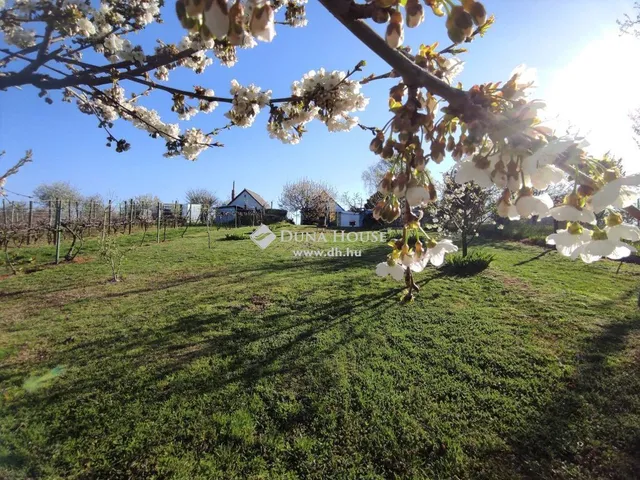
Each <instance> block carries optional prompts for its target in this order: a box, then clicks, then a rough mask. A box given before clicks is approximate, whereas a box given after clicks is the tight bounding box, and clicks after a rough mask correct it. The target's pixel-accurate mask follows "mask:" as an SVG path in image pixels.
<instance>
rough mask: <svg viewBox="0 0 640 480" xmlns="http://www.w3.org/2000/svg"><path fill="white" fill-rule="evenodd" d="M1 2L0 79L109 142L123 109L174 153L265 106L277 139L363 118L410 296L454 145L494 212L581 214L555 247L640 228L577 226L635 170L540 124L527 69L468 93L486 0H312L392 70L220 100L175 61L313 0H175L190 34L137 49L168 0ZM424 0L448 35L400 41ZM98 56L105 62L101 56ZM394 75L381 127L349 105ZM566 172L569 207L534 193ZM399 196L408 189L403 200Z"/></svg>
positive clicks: (251, 42)
mask: <svg viewBox="0 0 640 480" xmlns="http://www.w3.org/2000/svg"><path fill="white" fill-rule="evenodd" d="M0 1H1V2H2V3H1V4H0V5H1V6H2V8H1V9H0V21H1V26H0V28H2V30H3V31H4V38H5V43H6V44H7V46H8V48H1V49H0V53H2V54H3V55H4V56H2V57H0V66H2V69H3V71H2V75H0V91H2V90H7V89H9V88H12V87H26V86H33V87H35V89H34V93H35V92H37V94H38V95H40V96H41V97H43V98H44V99H45V101H46V102H47V103H51V102H53V97H52V96H51V92H56V91H61V92H62V99H63V100H64V101H67V102H70V103H71V102H75V103H76V105H77V107H78V109H79V110H80V111H81V112H82V113H85V114H88V115H92V116H94V117H96V119H97V121H98V125H99V126H100V127H101V128H103V129H104V131H105V134H106V138H107V144H108V145H109V146H113V147H115V149H116V150H117V151H119V152H123V151H126V150H128V149H129V147H130V145H129V142H128V141H127V140H126V139H125V138H117V137H116V136H115V134H114V131H113V128H114V125H115V122H116V121H117V120H122V121H125V122H129V123H131V124H132V125H133V126H135V127H136V128H139V129H142V130H144V131H146V132H148V133H149V134H150V136H152V137H154V138H159V139H161V140H162V141H163V142H164V144H165V147H166V155H168V156H173V155H182V156H183V157H185V158H186V159H189V160H195V159H196V158H197V157H198V155H199V154H200V153H201V152H202V151H204V150H205V149H206V148H208V147H221V146H222V144H221V143H220V142H218V141H217V140H216V137H217V136H218V135H219V134H220V133H221V132H223V131H226V130H228V129H230V128H234V127H249V126H251V125H252V124H253V123H254V121H255V119H256V117H257V115H258V114H259V113H260V111H262V110H263V109H267V108H268V113H269V117H268V122H267V130H268V131H269V134H270V136H271V137H273V138H275V139H278V140H280V141H282V142H285V143H298V142H299V141H300V140H301V138H302V136H303V135H304V133H305V132H306V130H307V129H306V125H307V124H308V123H309V122H311V121H312V120H318V121H320V122H322V123H324V124H325V125H326V126H327V128H328V129H329V130H330V131H348V130H351V129H353V128H355V127H356V126H359V127H360V128H362V129H365V130H369V131H371V132H372V134H373V135H374V139H373V141H372V142H371V145H370V149H371V150H372V151H373V152H374V153H376V154H379V155H380V156H381V157H382V159H384V160H386V161H387V172H386V173H385V175H384V176H383V178H382V180H381V184H382V188H381V193H383V194H384V195H385V198H384V200H383V203H384V205H383V206H382V207H381V211H380V213H381V214H382V216H381V217H380V218H384V219H385V220H386V221H395V220H396V219H398V218H401V219H402V222H403V224H404V229H403V234H402V238H400V239H398V241H397V242H396V243H395V244H394V245H395V246H396V247H397V248H394V250H393V251H392V252H391V253H390V254H389V256H388V259H387V262H386V263H383V264H381V265H379V268H378V270H377V271H378V273H379V274H381V275H387V274H390V275H392V276H393V277H394V278H398V279H400V280H402V279H404V280H405V282H406V285H407V287H408V290H409V291H408V295H407V297H408V298H411V297H412V294H413V291H414V290H416V289H417V286H416V284H415V282H414V281H413V274H414V273H415V272H418V271H420V270H421V269H422V268H424V265H425V264H426V263H427V262H431V263H434V264H439V263H441V261H442V260H443V258H444V253H447V252H449V251H453V250H454V249H455V247H454V246H453V245H452V244H451V243H450V242H449V241H436V240H435V239H434V238H432V237H431V236H429V235H428V234H425V232H424V231H422V230H421V229H420V228H419V220H420V214H419V211H418V210H419V208H420V207H422V206H423V205H425V204H427V203H428V202H430V201H433V200H434V195H432V193H433V192H435V186H434V184H433V180H432V178H431V175H430V174H429V172H428V167H427V163H441V162H442V161H443V160H444V159H445V156H446V154H447V153H448V154H450V155H451V157H453V159H455V160H456V161H457V162H459V166H458V175H459V176H460V178H458V177H456V181H458V182H459V183H464V182H467V181H471V180H473V181H475V182H476V183H477V184H478V185H479V186H480V187H482V188H485V187H490V186H492V185H496V186H498V187H499V188H501V189H503V195H502V197H501V202H500V204H499V208H498V210H499V212H501V213H504V214H508V215H510V216H513V214H514V211H515V212H516V213H517V214H518V215H519V216H521V217H524V218H528V217H530V216H532V215H538V216H545V215H552V216H554V218H556V219H557V220H560V221H570V222H572V225H571V226H570V228H568V229H567V231H566V232H565V235H564V236H563V237H562V239H561V240H560V242H564V243H566V245H569V247H568V250H564V249H562V248H560V247H559V250H560V251H561V253H565V252H567V251H570V253H569V254H570V255H573V256H575V257H578V256H579V257H580V258H581V259H583V260H584V261H593V260H595V259H599V258H601V257H603V256H605V257H606V256H609V257H618V256H620V255H622V256H626V255H629V254H631V252H632V251H633V247H630V246H628V245H626V244H624V243H622V242H620V238H629V237H633V238H635V235H636V232H635V230H634V231H633V233H629V231H628V229H627V227H623V228H617V229H616V227H619V226H620V225H619V222H618V216H616V215H615V214H612V215H609V217H607V218H608V219H610V222H609V223H610V225H609V226H608V227H607V228H611V229H613V230H606V231H604V230H598V229H593V230H591V229H587V230H585V229H584V227H583V223H589V222H590V220H591V216H592V215H591V214H589V213H585V212H591V213H593V212H594V211H595V212H596V213H597V212H600V211H603V210H605V209H613V210H612V212H613V211H614V210H615V209H620V208H626V207H628V205H629V204H630V203H631V202H633V201H635V199H636V198H637V197H638V196H639V195H640V192H638V188H637V187H638V185H639V184H640V176H630V177H623V176H622V175H621V173H620V172H619V171H618V170H616V168H615V166H614V165H612V164H611V163H610V162H608V161H607V160H606V159H600V158H594V157H592V156H590V155H588V154H587V153H586V152H585V151H584V150H583V148H582V144H581V142H580V139H576V138H569V137H563V138H559V137H557V136H556V135H555V134H554V132H553V131H552V130H551V129H550V128H548V127H546V126H544V125H541V124H540V121H539V120H538V119H539V118H541V117H542V115H541V114H540V112H541V111H542V110H543V109H544V107H545V105H544V103H543V102H542V101H539V100H530V99H529V98H528V95H529V93H530V91H531V88H530V87H531V86H532V84H533V81H532V80H531V79H530V77H529V76H528V75H527V73H526V71H525V70H523V69H517V70H516V71H514V72H513V74H512V75H511V76H510V78H508V79H493V80H491V81H488V82H487V83H483V84H478V85H474V86H472V87H471V88H470V89H465V88H463V86H462V85H460V84H458V83H457V82H454V78H455V76H456V74H457V73H459V72H460V70H461V69H462V61H461V55H462V54H464V53H465V52H466V51H467V50H468V49H467V48H461V47H460V46H459V45H460V44H462V43H465V46H466V44H468V43H469V42H472V41H474V40H476V39H477V38H478V37H481V36H484V35H485V34H486V33H487V32H488V30H489V27H490V26H491V25H492V24H493V22H494V18H493V17H492V16H488V15H487V11H486V9H485V7H484V5H483V4H482V3H481V2H478V1H475V0H426V1H424V2H421V1H420V0H319V4H320V5H321V6H322V7H323V8H324V9H326V10H327V12H328V13H330V14H331V15H332V16H333V17H334V18H335V20H336V21H337V22H339V23H341V24H342V25H343V26H344V27H345V28H346V29H347V30H349V32H351V33H352V34H353V36H354V37H355V38H356V39H357V40H359V41H360V42H362V43H363V44H364V45H365V46H366V47H368V48H369V49H370V50H371V51H372V52H373V53H374V54H376V55H377V56H378V57H380V58H381V59H382V60H383V61H384V62H385V63H386V64H388V66H389V71H388V72H384V73H382V74H378V75H375V74H370V75H368V76H366V77H359V75H358V74H359V72H361V71H362V70H363V68H364V67H365V65H366V64H365V62H364V61H361V62H359V63H358V64H357V65H356V66H355V67H354V68H352V69H351V70H348V71H333V72H328V71H326V70H324V69H318V70H312V71H310V72H309V73H307V74H305V75H304V76H303V77H302V79H301V80H299V81H294V82H293V83H292V85H291V93H290V94H287V95H285V96H281V97H276V96H274V95H273V94H272V91H271V90H263V89H262V88H260V87H258V86H256V85H253V84H251V85H248V86H243V85H240V84H239V83H238V82H237V81H235V80H233V81H232V82H231V96H229V97H221V96H217V95H216V94H215V93H214V91H213V90H212V89H211V88H208V86H200V85H198V86H195V87H194V88H193V89H182V88H177V87H176V86H170V85H169V84H168V83H167V82H168V80H169V76H170V74H171V72H172V71H173V70H175V69H177V68H185V69H190V70H193V71H194V72H196V73H201V72H203V71H204V70H205V69H206V68H208V67H209V66H210V65H211V64H212V59H211V58H210V55H214V56H215V57H217V58H218V59H219V61H220V63H222V64H224V65H226V66H231V65H233V64H235V62H236V61H237V57H236V48H237V47H242V48H252V47H255V46H256V45H258V42H257V41H260V42H270V41H271V40H272V39H273V38H274V35H275V34H276V25H278V28H285V27H286V26H291V27H302V26H304V25H306V18H305V15H306V11H305V1H304V0H246V1H242V0H235V1H233V2H232V5H231V6H228V4H227V2H226V1H224V0H211V1H206V2H205V1H201V0H178V1H177V3H176V14H177V16H178V19H179V20H180V22H181V24H182V26H183V27H184V29H185V30H186V31H187V35H186V36H185V37H184V38H183V39H182V40H181V41H179V42H176V43H171V41H170V39H162V40H160V39H159V40H158V45H157V46H156V47H155V50H154V51H153V52H151V51H149V50H147V51H145V50H144V48H143V47H142V46H140V45H135V44H134V43H133V42H135V40H136V37H135V36H134V35H132V34H133V33H135V32H138V31H140V30H142V29H145V28H147V27H148V26H150V25H151V24H153V23H155V22H159V21H160V20H161V15H160V7H162V5H163V2H162V0H145V1H141V0H128V1H124V0H103V1H102V3H101V5H100V8H99V9H95V8H94V7H92V6H91V4H90V3H83V2H57V1H56V2H54V1H52V0H41V1H38V2H30V3H29V2H23V1H21V0H0ZM5 3H6V4H5ZM424 5H426V6H427V8H425V6H424ZM429 10H430V11H431V12H432V13H433V14H434V15H435V16H436V17H446V20H444V21H441V26H440V27H436V25H435V22H438V20H437V19H434V24H433V25H430V29H433V28H445V29H446V31H447V34H448V36H449V38H450V39H451V41H452V44H451V45H449V46H446V47H444V48H439V47H438V44H437V43H434V44H431V45H429V44H424V45H421V46H420V47H419V48H414V49H410V48H407V47H405V46H404V45H403V43H404V29H405V25H406V27H407V28H415V27H418V26H419V25H421V24H422V23H423V22H424V20H425V18H426V16H427V14H428V13H429ZM372 22H373V23H379V24H383V25H385V26H386V27H385V35H384V38H383V37H381V36H379V35H378V34H377V33H376V32H375V31H374V30H373V29H372V28H371V26H370V24H371V23H372ZM157 31H162V30H161V28H160V27H158V29H157ZM327 39H328V40H327V41H330V40H331V37H330V36H328V37H327ZM341 46H342V45H341ZM92 52H93V53H92ZM96 54H97V55H96ZM100 55H102V56H104V57H105V58H106V61H102V60H99V56H100ZM386 80H391V82H393V85H392V86H391V88H390V90H389V93H390V99H389V100H387V99H383V101H384V102H385V103H386V102H387V101H388V102H389V107H390V118H389V121H388V122H386V124H385V125H384V126H383V127H382V128H379V129H378V128H374V127H369V126H365V125H362V124H360V123H359V120H358V118H357V117H355V116H353V113H354V112H357V111H361V110H363V109H364V108H365V107H366V105H367V103H368V99H367V98H366V97H365V96H364V94H363V93H362V86H363V85H367V84H368V83H370V82H373V81H386ZM496 80H500V81H496ZM505 80H506V81H505ZM154 92H162V93H164V94H168V95H169V97H168V98H170V101H169V102H168V103H169V105H170V106H171V109H172V110H173V111H174V112H177V113H178V114H179V116H180V119H181V120H182V121H187V120H188V119H189V118H191V117H192V116H193V115H195V114H199V113H200V112H202V113H207V112H210V111H212V110H213V109H215V108H217V107H218V106H219V105H220V104H223V103H224V104H228V106H229V107H230V108H229V110H228V111H227V112H226V113H225V117H226V118H227V120H228V123H226V124H225V125H221V126H220V127H218V128H213V129H211V130H210V131H206V132H205V131H203V130H201V129H198V128H195V127H192V128H182V127H181V126H180V124H178V123H167V122H165V121H163V120H162V118H161V116H160V114H159V113H158V112H157V111H156V110H151V109H149V108H147V107H145V106H144V105H143V104H144V102H145V99H146V98H147V96H148V95H151V94H153V93H154ZM463 159H464V160H463ZM565 173H566V174H569V175H571V176H572V181H573V182H574V183H575V185H576V194H575V196H573V197H571V198H570V202H569V203H566V204H564V205H560V206H558V207H555V208H552V207H553V203H552V201H551V198H550V197H549V196H548V195H546V194H540V195H538V194H535V192H534V187H535V188H536V189H538V190H540V186H547V185H549V184H553V183H556V182H557V180H558V176H562V175H564V174H565ZM534 179H535V182H536V183H535V184H533V182H534ZM578 187H579V188H578ZM401 199H404V200H406V201H405V202H404V205H405V207H404V208H402V209H400V205H401V202H400V200H401ZM585 221H586V222H585ZM573 224H575V225H573ZM622 231H625V232H627V233H620V232H622ZM611 232H614V233H611ZM615 232H618V233H615ZM610 233H611V237H609V235H610ZM619 235H625V237H620V236H619ZM639 235H640V234H639ZM412 236H413V237H416V239H422V240H424V241H426V245H427V247H426V248H425V249H421V248H420V247H418V248H417V249H413V248H409V237H412ZM602 242H604V243H602ZM564 243H563V244H564ZM415 245H422V243H420V242H417V243H415ZM558 245H559V246H560V244H558Z"/></svg>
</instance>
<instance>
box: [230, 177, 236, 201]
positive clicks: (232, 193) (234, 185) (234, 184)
mask: <svg viewBox="0 0 640 480" xmlns="http://www.w3.org/2000/svg"><path fill="white" fill-rule="evenodd" d="M234 198H236V181H235V180H234V181H233V187H231V200H233V199H234Z"/></svg>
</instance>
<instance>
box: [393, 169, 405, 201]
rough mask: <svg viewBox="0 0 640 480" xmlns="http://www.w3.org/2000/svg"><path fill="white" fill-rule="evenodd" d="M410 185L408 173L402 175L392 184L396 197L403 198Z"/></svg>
mask: <svg viewBox="0 0 640 480" xmlns="http://www.w3.org/2000/svg"><path fill="white" fill-rule="evenodd" d="M408 183H409V177H408V176H407V174H406V173H404V172H402V173H400V174H399V175H398V176H397V177H396V178H394V179H393V182H392V190H393V193H394V195H397V196H398V197H402V196H403V195H404V193H405V192H406V190H407V184H408Z"/></svg>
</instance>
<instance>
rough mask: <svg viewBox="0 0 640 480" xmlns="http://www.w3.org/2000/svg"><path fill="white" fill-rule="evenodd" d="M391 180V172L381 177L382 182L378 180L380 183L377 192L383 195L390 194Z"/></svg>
mask: <svg viewBox="0 0 640 480" xmlns="http://www.w3.org/2000/svg"><path fill="white" fill-rule="evenodd" d="M393 180H394V179H393V174H392V173H391V172H387V173H385V175H384V177H382V180H380V183H379V184H378V192H380V193H381V194H383V195H387V194H389V193H391V190H392V189H393Z"/></svg>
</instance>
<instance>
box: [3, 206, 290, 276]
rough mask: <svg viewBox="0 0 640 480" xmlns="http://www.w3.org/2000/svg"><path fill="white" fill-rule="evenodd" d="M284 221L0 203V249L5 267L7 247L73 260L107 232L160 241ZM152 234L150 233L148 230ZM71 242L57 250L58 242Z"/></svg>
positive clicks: (266, 216) (281, 214)
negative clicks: (198, 228) (49, 250)
mask: <svg viewBox="0 0 640 480" xmlns="http://www.w3.org/2000/svg"><path fill="white" fill-rule="evenodd" d="M285 217H286V211H280V210H271V211H270V210H266V211H264V212H260V211H251V210H242V209H236V208H232V209H231V210H230V209H229V208H228V207H226V208H216V207H214V208H209V207H208V206H207V205H198V204H181V203H178V202H174V203H163V202H157V203H155V204H149V203H144V202H135V201H133V200H129V201H125V202H117V203H116V202H112V201H109V202H107V203H106V204H103V203H100V202H94V201H88V202H87V201H85V202H76V201H69V200H64V201H63V200H52V201H49V202H47V203H46V204H37V203H35V202H33V201H29V202H13V201H8V200H7V199H4V198H3V199H2V205H1V210H0V247H1V248H2V250H3V251H4V255H5V260H6V263H7V265H9V266H10V267H11V269H12V270H13V267H12V266H11V262H10V260H9V253H8V249H9V248H18V247H22V246H28V245H38V244H40V245H43V244H48V245H53V246H55V254H54V259H53V260H54V261H55V263H59V262H60V260H61V255H62V256H63V258H64V259H65V260H72V259H73V258H74V257H75V256H76V255H77V254H78V252H79V251H80V250H81V249H82V247H83V244H84V241H85V239H87V238H89V237H91V236H98V237H99V238H100V237H102V238H104V237H105V235H111V234H116V233H118V234H128V235H130V234H131V233H132V232H133V231H135V232H140V231H142V232H143V239H142V242H144V240H145V239H146V238H147V233H155V241H156V242H158V243H159V242H160V241H161V239H162V241H164V240H165V239H166V235H167V229H168V228H174V229H175V228H184V231H183V233H182V235H183V236H184V233H185V232H186V231H187V229H188V228H189V226H191V225H207V226H214V227H217V228H235V227H240V226H244V225H259V224H260V223H274V222H275V221H281V220H283V219H284V218H285ZM153 230H155V232H153ZM63 242H70V243H67V245H65V248H64V251H61V250H62V248H61V243H63Z"/></svg>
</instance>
